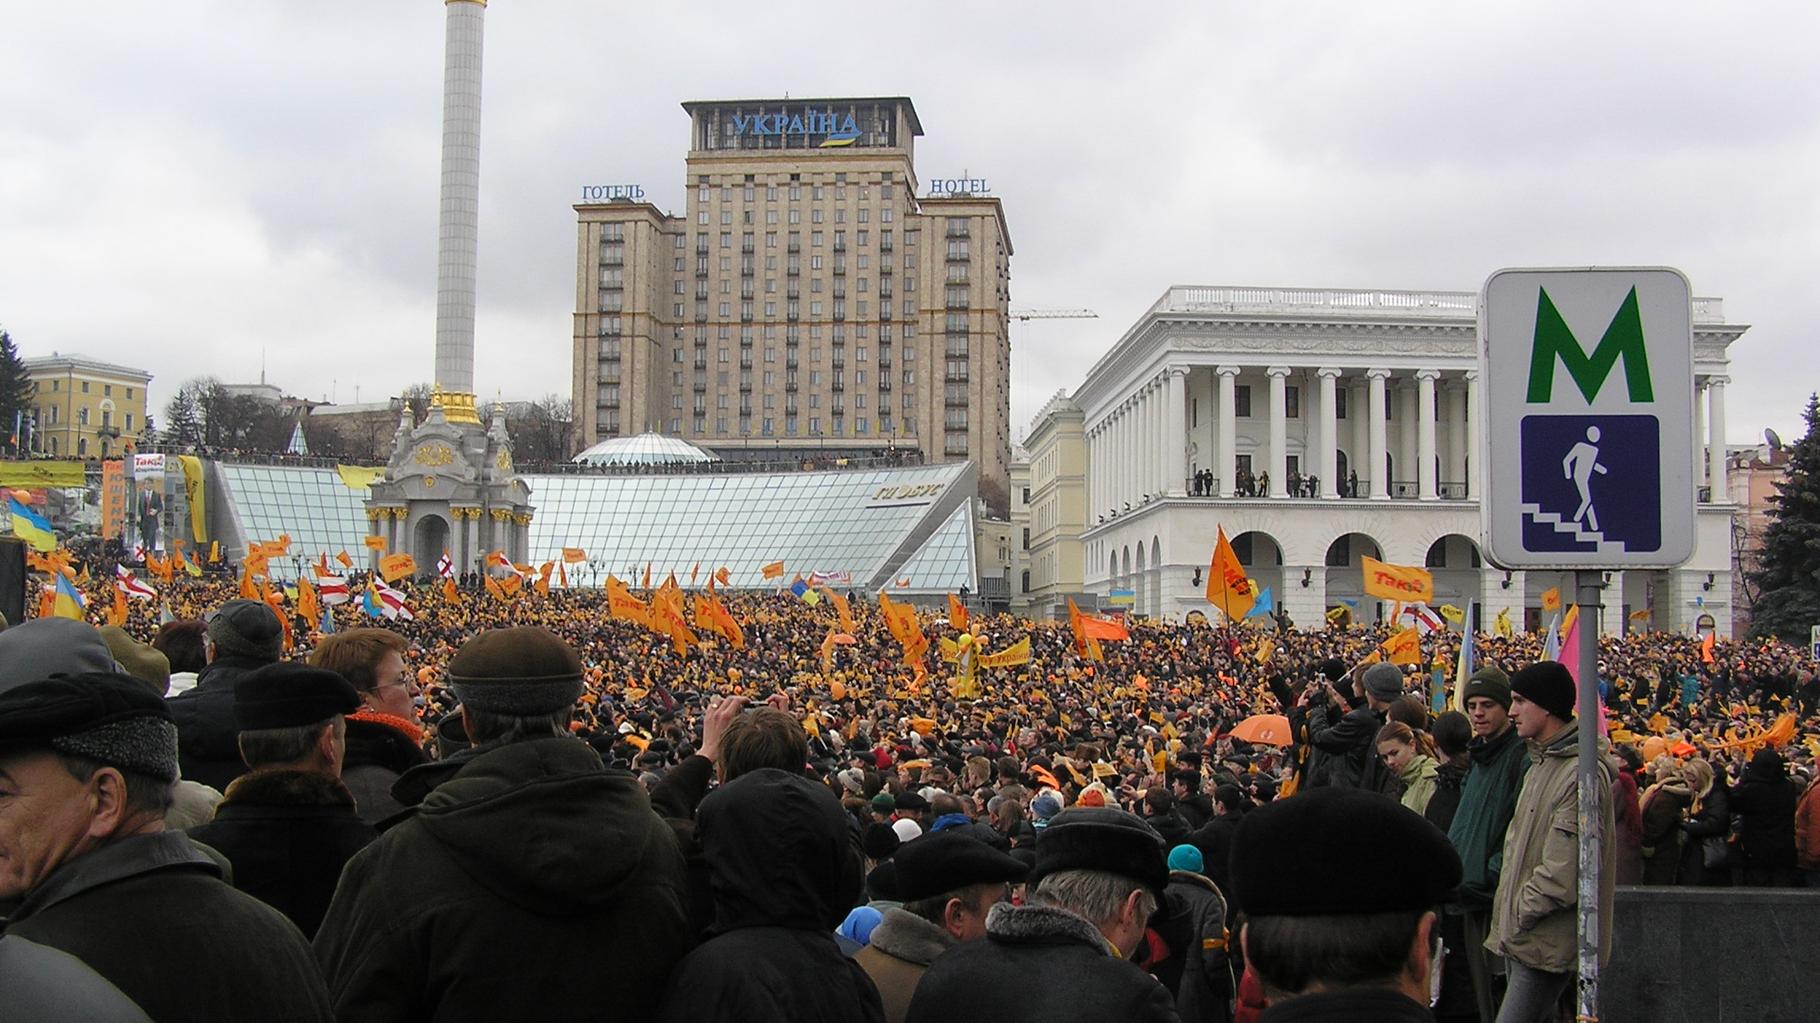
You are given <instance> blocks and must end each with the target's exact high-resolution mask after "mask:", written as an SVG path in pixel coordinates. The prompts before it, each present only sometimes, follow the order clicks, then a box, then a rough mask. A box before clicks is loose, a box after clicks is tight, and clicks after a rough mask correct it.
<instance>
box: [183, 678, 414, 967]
mask: <svg viewBox="0 0 1820 1023" xmlns="http://www.w3.org/2000/svg"><path fill="white" fill-rule="evenodd" d="M359 707H360V695H359V694H358V693H356V692H355V691H354V687H353V686H352V685H350V684H349V683H348V680H347V679H344V678H342V677H341V676H340V675H337V674H335V673H334V672H332V671H326V670H324V669H322V668H311V667H308V666H306V665H302V664H289V663H285V662H282V661H281V662H279V663H277V664H268V665H266V666H265V667H263V668H260V669H259V670H258V671H255V672H253V673H251V674H249V675H247V676H246V677H245V678H242V679H241V680H240V681H239V682H237V683H235V685H234V716H235V718H236V719H238V721H239V722H240V755H241V756H242V757H244V758H245V759H246V763H247V766H248V767H250V768H252V770H251V771H248V772H247V773H246V774H243V775H241V776H240V777H238V778H235V779H234V781H233V783H232V784H230V785H229V786H228V790H227V798H225V799H223V800H222V802H221V805H220V807H218V808H217V809H216V811H215V819H214V820H213V821H211V822H209V823H208V824H204V825H202V826H201V827H196V828H191V829H190V831H189V836H190V837H191V838H192V839H195V840H196V841H198V842H201V843H203V844H204V845H207V846H209V847H211V848H213V849H214V850H216V851H217V852H219V853H221V854H222V855H223V856H226V857H227V858H228V862H230V863H232V864H233V866H234V887H236V888H238V889H240V890H241V891H243V892H246V893H247V894H248V895H251V896H253V897H254V898H257V899H259V900H260V901H261V902H264V903H265V904H266V905H268V906H271V907H273V908H274V909H277V910H278V911H280V912H282V913H283V914H284V915H285V916H288V917H290V918H291V922H292V923H295V924H296V925H297V927H298V929H299V930H301V931H303V934H304V937H307V938H313V937H315V936H316V929H317V928H318V927H320V926H321V925H322V914H323V913H324V912H326V911H327V910H328V908H329V899H330V898H331V897H333V896H334V894H335V885H336V882H338V881H339V880H340V879H341V868H342V867H343V866H345V865H346V864H347V862H348V859H349V858H350V857H352V856H353V855H354V854H355V853H357V852H359V851H360V850H361V849H363V848H365V847H366V845H367V843H369V842H371V841H372V840H373V839H375V838H377V837H378V835H377V834H376V833H375V832H374V831H373V828H372V825H370V824H368V823H366V822H365V821H363V820H361V819H360V815H359V814H358V813H356V812H355V808H354V794H353V793H352V792H349V791H348V787H347V786H346V785H343V784H342V783H341V764H342V760H343V758H344V757H345V756H346V754H347V725H346V722H345V721H344V720H343V717H342V716H343V715H345V714H349V713H351V712H353V711H355V710H357V709H359Z"/></svg>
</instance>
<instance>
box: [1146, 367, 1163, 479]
mask: <svg viewBox="0 0 1820 1023" xmlns="http://www.w3.org/2000/svg"><path fill="white" fill-rule="evenodd" d="M1162 418H1163V392H1162V388H1161V386H1160V385H1159V384H1158V383H1157V381H1155V380H1152V381H1150V384H1149V386H1147V387H1145V388H1144V443H1143V452H1144V493H1145V494H1160V493H1162V492H1163V451H1162V440H1163V431H1162V429H1161V428H1160V427H1159V426H1158V423H1160V422H1161V421H1162Z"/></svg>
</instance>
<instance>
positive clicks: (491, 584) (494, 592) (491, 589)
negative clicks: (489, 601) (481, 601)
mask: <svg viewBox="0 0 1820 1023" xmlns="http://www.w3.org/2000/svg"><path fill="white" fill-rule="evenodd" d="M513 578H517V577H516V576H514V577H513ZM481 579H482V581H484V582H485V583H486V587H487V594H488V595H489V596H491V597H492V598H493V599H494V600H507V599H509V598H508V597H507V596H506V590H505V587H503V586H501V585H499V580H497V579H495V578H493V577H492V576H490V575H485V576H481Z"/></svg>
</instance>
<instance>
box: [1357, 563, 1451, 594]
mask: <svg viewBox="0 0 1820 1023" xmlns="http://www.w3.org/2000/svg"><path fill="white" fill-rule="evenodd" d="M1359 567H1360V569H1361V570H1362V571H1363V574H1364V576H1365V592H1366V593H1368V594H1370V595H1371V596H1374V597H1377V598H1378V599H1379V600H1400V601H1403V602H1404V603H1406V604H1427V603H1432V602H1433V601H1434V599H1435V577H1434V576H1432V575H1429V574H1428V571H1427V570H1426V569H1421V568H1415V567H1413V566H1410V565H1391V564H1386V563H1385V562H1382V561H1379V560H1378V559H1376V558H1360V559H1359Z"/></svg>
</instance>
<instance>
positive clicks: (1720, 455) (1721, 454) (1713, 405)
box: [1706, 377, 1731, 504]
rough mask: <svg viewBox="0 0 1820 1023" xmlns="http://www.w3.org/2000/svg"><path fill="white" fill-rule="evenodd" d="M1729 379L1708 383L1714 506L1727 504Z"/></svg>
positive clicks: (1709, 476) (1708, 481) (1709, 482)
mask: <svg viewBox="0 0 1820 1023" xmlns="http://www.w3.org/2000/svg"><path fill="white" fill-rule="evenodd" d="M1730 382H1731V380H1730V378H1728V377H1709V378H1707V381H1706V400H1707V403H1708V405H1709V406H1710V407H1709V408H1708V409H1707V413H1706V429H1707V431H1708V433H1707V441H1706V458H1707V470H1706V484H1707V486H1710V487H1712V489H1713V497H1712V501H1713V503H1714V504H1725V503H1726V502H1727V500H1729V495H1727V494H1726V492H1725V385H1726V384H1728V383H1730Z"/></svg>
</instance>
